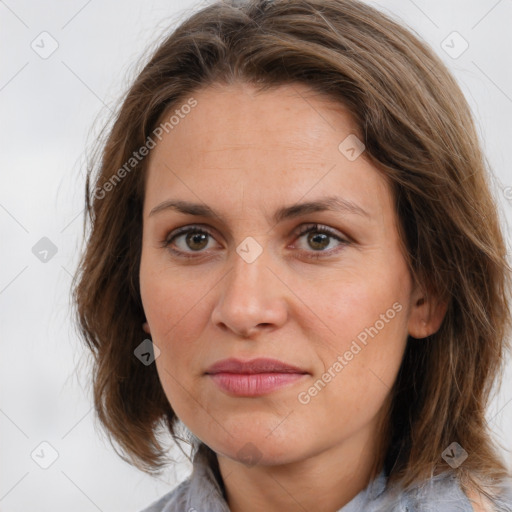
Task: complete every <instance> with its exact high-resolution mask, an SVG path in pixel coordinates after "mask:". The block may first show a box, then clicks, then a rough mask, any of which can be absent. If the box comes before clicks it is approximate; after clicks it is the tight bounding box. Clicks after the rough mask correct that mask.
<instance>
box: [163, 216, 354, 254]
mask: <svg viewBox="0 0 512 512" xmlns="http://www.w3.org/2000/svg"><path fill="white" fill-rule="evenodd" d="M311 232H317V233H323V234H326V235H329V237H331V238H335V239H336V240H338V242H341V246H346V245H349V244H350V243H351V242H350V241H349V240H346V239H344V238H341V237H340V236H338V235H337V234H336V232H335V231H333V230H332V229H331V228H329V227H327V226H323V225H321V224H307V225H305V226H301V227H300V228H299V229H298V230H297V232H296V233H295V236H297V237H299V238H300V237H301V236H304V235H306V234H308V233H311ZM188 233H198V234H204V235H209V236H211V237H213V235H212V234H211V233H210V232H209V231H207V230H205V229H203V228H201V227H199V226H184V227H182V228H178V229H176V230H175V231H174V232H173V233H172V236H171V237H166V238H165V240H163V241H162V243H161V246H162V247H163V248H167V249H168V250H169V251H171V252H172V253H173V254H175V255H176V256H178V257H181V258H186V259H192V258H198V257H200V256H201V253H200V252H199V253H198V255H197V256H191V255H189V254H190V253H186V252H183V251H178V250H176V249H173V248H172V247H170V245H171V243H172V242H173V241H174V240H175V239H176V238H178V237H179V236H181V235H184V234H188ZM302 252H304V251H302ZM306 252H308V251H306ZM333 252H338V250H330V251H313V254H310V255H308V256H306V257H307V258H311V259H319V258H323V257H327V256H324V255H325V254H327V255H329V256H330V255H332V253H333ZM315 253H316V254H315Z"/></svg>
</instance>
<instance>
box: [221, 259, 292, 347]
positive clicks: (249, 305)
mask: <svg viewBox="0 0 512 512" xmlns="http://www.w3.org/2000/svg"><path fill="white" fill-rule="evenodd" d="M277 276H278V272H276V270H275V269H271V268H270V266H269V261H268V259H267V258H266V256H265V251H263V253H262V254H261V255H260V256H259V257H258V258H257V259H256V260H255V261H253V262H252V263H248V262H246V261H245V260H244V259H243V258H241V257H240V256H239V255H238V254H235V256H234V265H233V267H232V269H231V270H230V271H229V272H228V274H227V275H226V276H225V278H224V279H222V280H221V282H220V283H219V285H218V286H219V287H220V288H218V289H220V294H219V297H218V299H217V303H216V305H215V307H214V309H213V311H212V322H213V324H214V325H216V326H218V327H220V328H221V329H223V330H225V331H228V330H230V331H232V332H234V333H236V334H237V335H238V336H242V337H244V338H247V337H253V336H254V335H256V334H257V333H259V332H260V331H264V330H268V331H270V330H274V329H278V328H279V327H281V326H282V325H283V324H284V323H285V322H286V319H287V315H288V307H287V304H288V303H287V300H286V290H287V287H286V286H285V284H284V283H283V282H282V281H281V280H280V279H279V278H278V277H277Z"/></svg>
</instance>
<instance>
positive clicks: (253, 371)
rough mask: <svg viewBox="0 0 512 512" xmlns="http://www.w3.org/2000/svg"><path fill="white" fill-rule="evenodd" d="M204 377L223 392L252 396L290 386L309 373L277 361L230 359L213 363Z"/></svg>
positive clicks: (266, 359)
mask: <svg viewBox="0 0 512 512" xmlns="http://www.w3.org/2000/svg"><path fill="white" fill-rule="evenodd" d="M206 374H207V375H209V376H210V377H211V379H212V380H213V382H214V383H215V384H216V385H217V386H219V388H220V389H222V390H223V391H225V392H226V393H228V394H231V395H235V396H246V397H251V396H260V395H265V394H267V393H271V392H273V391H277V390H278V389H281V388H283V387H285V386H289V385H291V384H293V383H295V382H297V381H298V380H300V379H302V378H303V377H304V376H305V375H308V372H307V371H305V370H303V369H301V368H299V367H297V366H295V365H291V364H288V363H284V362H283V361H279V360H278V359H268V358H258V359H251V360H249V361H241V360H239V359H234V358H231V359H224V360H222V361H218V362H217V363H215V364H213V365H212V366H210V368H208V370H207V371H206Z"/></svg>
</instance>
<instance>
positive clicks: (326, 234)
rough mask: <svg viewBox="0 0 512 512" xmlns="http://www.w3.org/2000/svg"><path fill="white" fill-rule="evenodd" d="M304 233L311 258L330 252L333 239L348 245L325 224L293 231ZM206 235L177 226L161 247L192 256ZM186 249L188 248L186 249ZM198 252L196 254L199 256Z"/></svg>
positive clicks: (200, 248) (205, 246) (205, 238)
mask: <svg viewBox="0 0 512 512" xmlns="http://www.w3.org/2000/svg"><path fill="white" fill-rule="evenodd" d="M305 235H308V236H307V238H306V240H307V243H308V244H309V245H310V247H311V248H312V249H313V251H312V252H313V253H317V254H311V255H308V256H307V257H311V258H319V257H322V255H323V254H324V253H327V254H330V253H332V252H333V250H328V251H326V250H325V249H326V247H328V246H329V244H330V242H331V241H332V240H333V239H334V240H336V241H338V242H339V244H338V246H340V245H348V244H349V243H350V242H349V241H348V240H346V239H344V238H342V237H341V236H339V235H338V234H337V232H336V231H334V230H332V229H331V228H329V227H327V226H322V225H319V224H313V225H307V226H301V228H300V229H299V230H298V232H296V233H295V236H297V237H298V238H302V237H304V236H305ZM208 237H211V238H213V235H212V234H211V233H210V232H209V231H206V230H204V229H202V228H199V227H193V226H190V227H184V228H179V229H178V230H176V231H175V232H174V233H172V234H171V236H169V237H168V238H166V239H165V240H164V241H163V242H162V246H163V247H167V248H168V249H169V250H170V251H171V252H172V253H173V254H175V255H177V256H178V257H185V258H194V257H196V256H194V255H192V254H191V253H202V252H204V251H203V249H205V248H207V246H208V242H209V240H208ZM180 239H182V241H183V240H184V242H185V247H180V246H179V243H178V242H177V241H179V240H180ZM172 245H175V246H178V249H174V248H173V247H172ZM187 249H188V250H187ZM301 250H303V251H304V252H310V251H308V250H307V249H301ZM199 255H200V254H198V256H199Z"/></svg>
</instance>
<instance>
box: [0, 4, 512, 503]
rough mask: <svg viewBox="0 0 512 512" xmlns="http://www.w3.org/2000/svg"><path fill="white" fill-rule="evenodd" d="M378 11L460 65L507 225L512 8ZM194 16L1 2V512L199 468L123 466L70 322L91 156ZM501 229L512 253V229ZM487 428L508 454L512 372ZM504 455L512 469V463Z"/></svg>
mask: <svg viewBox="0 0 512 512" xmlns="http://www.w3.org/2000/svg"><path fill="white" fill-rule="evenodd" d="M369 3H371V4H372V5H375V6H377V7H380V8H381V9H382V10H384V11H386V12H388V13H391V14H392V15H393V16H395V17H398V18H400V19H401V20H402V22H403V23H405V24H407V25H408V26H409V27H410V28H412V29H414V30H415V31H416V32H417V33H418V34H419V35H420V36H421V37H422V38H424V39H425V40H426V41H427V42H428V43H430V45H431V46H432V47H433V48H434V50H435V51H436V52H437V53H438V54H439V55H440V56H441V57H442V58H443V60H444V61H445V62H446V63H447V64H448V65H449V66H450V68H451V69H452V71H453V73H454V74H455V76H456V78H457V79H458V81H459V83H460V85H461V87H462V89H463V91H464V93H465V94H466V97H467V99H468V101H469V102H470V105H471V107H472V109H473V112H474V115H475V117H476V120H477V123H478V126H479V132H480V135H481V138H482V143H483V145H484V149H485V152H486V154H487V156H488V159H489V162H490V164H491V166H492V168H493V169H494V172H495V175H496V186H495V194H496V198H497V200H498V201H499V205H500V209H501V212H502V214H503V220H504V221H505V220H508V222H507V225H506V226H509V225H510V218H511V215H512V192H511V193H510V195H508V194H507V193H505V189H506V187H511V186H512V172H511V167H512V157H511V154H510V147H511V144H512V128H511V122H510V117H511V116H512V65H511V64H512V62H511V60H512V59H511V53H512V52H511V50H512V31H511V21H512V0H500V1H497V0H472V1H468V0H443V1H439V0H436V1H427V0H415V1H412V0H381V1H378V2H369ZM199 5H201V3H200V2H198V1H194V2H190V1H185V0H182V1H176V0H172V3H171V1H169V0H167V1H164V0H144V1H142V0H125V1H123V2H114V1H113V0H103V1H100V0H89V1H87V0H70V1H67V2H59V1H57V0H48V1H46V2H36V1H35V0H32V1H26V2H22V1H19V0H5V1H0V20H1V27H2V29H1V31H0V48H1V49H2V53H1V55H2V64H1V75H0V106H1V112H2V116H1V120H2V123H1V126H0V130H1V132H0V140H1V141H2V148H3V149H2V153H1V156H2V161H1V171H0V180H1V182H0V183H1V184H0V227H1V240H2V243H1V245H0V258H1V259H0V315H1V317H0V340H1V356H0V364H1V367H0V511H2V512H15V511H23V512H26V511H28V510H37V511H41V512H44V511H50V510H51V511H52V512H60V511H70V510H73V511H83V512H94V511H97V510H101V511H105V512H106V511H123V512H136V511H139V510H140V509H142V508H143V507H145V506H147V505H148V504H149V503H150V502H152V501H153V500H155V499H156V498H158V497H159V496H161V495H163V494H164V493H166V492H168V491H169V490H170V489H172V488H173V487H174V486H175V484H176V482H177V479H178V480H179V479H181V478H182V477H184V476H185V474H186V472H187V468H188V467H189V466H188V464H182V465H181V466H180V468H178V471H176V470H172V469H169V470H168V471H167V472H165V473H164V474H163V475H162V476H161V477H160V479H153V478H151V477H149V476H147V475H145V474H144V473H142V472H140V471H138V470H136V469H134V468H132V467H131V466H129V465H128V464H127V463H125V462H123V461H122V460H121V459H120V458H119V457H118V456H117V455H116V454H115V453H114V451H113V449H112V448H111V446H110V445H109V443H108V442H107V441H106V440H105V438H104V437H102V436H101V433H100V429H99V428H97V427H95V421H94V414H93V411H92V410H91V396H90V392H89V388H88V382H87V381H88V374H87V371H86V370H87V366H86V364H85V363H86V359H85V358H84V351H83V348H82V346H81V344H80V342H79V340H78V338H77V335H76V333H75V331H74V326H73V325H72V323H71V316H70V306H69V286H70V283H71V276H72V274H73V273H74V271H75V268H76V264H77V261H78V251H79V249H80V246H81V234H82V216H83V215H82V214H83V206H84V203H83V194H84V155H85V152H86V151H87V149H88V147H89V146H88V144H90V143H91V142H92V141H93V139H94V137H95V136H97V134H98V133H99V129H100V128H101V126H102V121H103V120H104V119H105V118H106V115H107V114H108V113H109V109H111V108H114V107H115V105H116V101H117V100H118V99H119V97H120V95H121V94H122V93H123V92H124V91H125V88H126V87H127V86H128V84H129V83H130V81H131V79H132V78H133V71H134V69H135V64H136V62H137V59H138V58H139V57H140V56H141V55H142V54H143V52H144V51H145V50H146V48H147V47H148V45H149V44H150V43H154V42H155V41H156V40H158V38H159V37H161V36H162V35H163V34H164V30H165V29H166V27H170V26H174V25H175V24H176V23H178V22H179V21H180V20H182V19H184V18H185V17H187V15H188V14H190V13H191V12H192V11H193V10H195V9H196V8H197V7H198V6H199ZM43 31H47V32H49V33H50V34H51V36H52V37H53V38H54V39H55V40H56V41H57V42H58V45H59V46H58V49H57V50H56V51H55V53H53V54H52V55H51V56H50V57H49V58H47V59H42V58H41V57H40V56H39V55H38V54H37V53H36V52H35V51H34V50H33V49H32V48H31V42H32V41H33V40H34V39H36V38H37V37H38V35H39V34H40V33H41V32H43ZM453 31H457V32H459V33H460V34H461V35H462V37H463V38H464V39H465V40H466V41H467V42H468V43H469V48H468V49H467V51H466V52H465V53H463V54H462V55H461V56H460V57H458V58H456V59H454V58H452V57H450V56H449V55H448V54H447V53H446V52H445V51H444V50H443V48H442V46H441V43H442V41H444V40H445V39H446V38H447V36H448V35H449V34H451V33H452V32H453ZM36 41H37V40H36ZM455 44H456V45H457V44H459V42H456V43H455ZM456 47H457V46H456ZM511 190H512V189H511ZM507 195H508V199H507ZM505 230H506V233H507V237H508V243H509V246H510V230H509V228H508V227H505ZM42 237H48V238H49V239H50V240H51V241H52V242H53V243H54V244H55V246H56V247H57V250H58V252H57V253H56V254H55V256H54V257H53V258H51V259H50V260H49V261H47V262H46V263H43V262H41V261H40V260H39V259H38V258H36V256H35V255H34V254H33V253H32V247H33V246H34V245H35V244H36V242H38V241H39V240H40V239H41V238H42ZM488 416H489V420H491V425H492V428H493V429H494V431H495V433H496V437H497V439H498V440H500V441H501V443H502V445H503V447H504V448H506V449H507V450H510V449H511V448H512V439H511V436H510V432H512V371H510V364H509V365H508V371H507V375H506V379H505V381H504V385H503V388H502V391H501V394H500V395H498V397H497V399H496V400H495V401H494V402H493V403H492V406H491V408H490V410H489V415H488ZM507 432H508V435H507V434H506V433H507ZM43 441H46V442H48V443H50V444H51V445H52V447H54V449H55V450H56V451H57V453H58V458H57V460H56V461H55V462H54V463H53V464H52V465H51V466H50V467H49V468H48V469H42V468H40V467H39V466H38V465H37V464H36V463H35V462H34V460H33V459H32V458H31V453H32V451H33V450H34V449H35V448H36V447H38V445H39V444H40V443H41V442H43ZM39 450H40V449H39ZM49 454H50V455H49ZM49 456H51V452H50V450H48V449H46V452H45V457H49ZM505 457H506V460H507V463H508V464H509V466H511V467H512V456H511V454H510V451H509V452H506V453H505Z"/></svg>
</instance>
